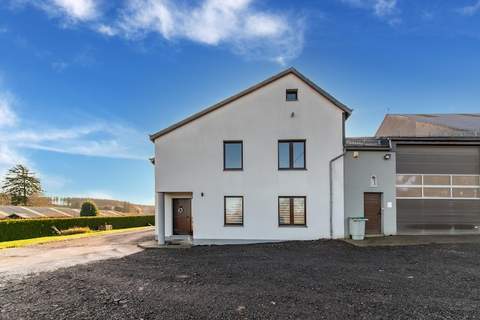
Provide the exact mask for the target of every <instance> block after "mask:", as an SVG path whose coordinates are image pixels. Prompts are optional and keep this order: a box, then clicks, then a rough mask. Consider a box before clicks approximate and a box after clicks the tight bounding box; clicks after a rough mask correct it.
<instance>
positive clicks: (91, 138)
mask: <svg viewBox="0 0 480 320" xmlns="http://www.w3.org/2000/svg"><path fill="white" fill-rule="evenodd" d="M0 97H1V95H0ZM11 100H12V99H10V100H7V99H0V157H1V158H0V163H3V164H4V165H5V164H8V165H11V164H16V163H18V162H23V161H24V160H25V157H23V156H21V153H22V150H25V149H33V150H45V151H51V152H58V153H66V154H75V155H84V156H95V157H109V158H123V159H139V160H145V161H146V159H147V158H148V156H149V150H148V149H149V148H148V145H149V143H148V141H147V135H146V134H142V133H140V132H138V131H137V130H135V129H133V128H131V127H129V126H126V125H124V124H121V123H119V122H118V121H116V120H115V119H111V120H109V121H106V120H99V119H96V118H92V117H85V118H84V119H83V122H84V123H85V124H80V125H78V126H75V127H68V126H59V125H56V124H54V123H48V124H45V123H39V122H35V121H31V120H30V119H22V118H21V117H20V116H19V115H18V114H17V113H15V111H14V108H13V106H12V104H11V103H10V102H9V101H11ZM76 122H77V123H82V119H77V120H76ZM26 123H28V125H26Z"/></svg>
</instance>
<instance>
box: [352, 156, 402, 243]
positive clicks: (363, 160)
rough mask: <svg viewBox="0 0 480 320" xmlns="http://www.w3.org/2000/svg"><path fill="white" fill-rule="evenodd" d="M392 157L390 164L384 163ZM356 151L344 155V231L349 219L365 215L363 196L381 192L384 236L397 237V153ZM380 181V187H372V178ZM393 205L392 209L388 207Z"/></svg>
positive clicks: (378, 184)
mask: <svg viewBox="0 0 480 320" xmlns="http://www.w3.org/2000/svg"><path fill="white" fill-rule="evenodd" d="M385 154H390V157H391V158H390V160H385V159H384V157H385ZM353 155H354V151H348V152H347V153H346V154H345V184H344V186H345V197H344V199H345V230H348V219H349V218H350V217H359V216H363V215H364V203H363V199H364V198H363V196H364V193H365V192H379V193H382V194H383V197H382V201H383V203H382V208H383V210H382V232H383V234H385V235H393V234H396V231H397V230H396V221H397V217H396V205H395V153H391V152H384V151H358V157H357V158H354V157H353ZM372 176H375V177H376V178H377V186H376V187H374V186H372V185H371V184H370V183H371V177H372ZM389 204H391V205H389Z"/></svg>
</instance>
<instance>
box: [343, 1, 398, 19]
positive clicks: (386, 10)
mask: <svg viewBox="0 0 480 320" xmlns="http://www.w3.org/2000/svg"><path fill="white" fill-rule="evenodd" d="M340 1H341V2H343V3H346V4H348V5H350V6H353V7H356V8H363V9H368V10H371V11H372V13H373V14H375V15H376V16H378V17H381V18H385V17H389V16H393V15H395V14H398V8H397V0H340ZM397 19H398V18H397Z"/></svg>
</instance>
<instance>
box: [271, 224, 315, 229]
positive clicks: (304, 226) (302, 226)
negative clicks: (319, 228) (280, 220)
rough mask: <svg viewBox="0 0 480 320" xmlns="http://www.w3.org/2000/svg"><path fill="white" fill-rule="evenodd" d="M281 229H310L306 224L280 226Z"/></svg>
mask: <svg viewBox="0 0 480 320" xmlns="http://www.w3.org/2000/svg"><path fill="white" fill-rule="evenodd" d="M278 227H280V228H308V226H307V225H306V224H279V225H278Z"/></svg>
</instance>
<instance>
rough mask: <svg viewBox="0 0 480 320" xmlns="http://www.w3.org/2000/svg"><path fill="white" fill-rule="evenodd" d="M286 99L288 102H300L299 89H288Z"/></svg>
mask: <svg viewBox="0 0 480 320" xmlns="http://www.w3.org/2000/svg"><path fill="white" fill-rule="evenodd" d="M286 99H287V101H297V100H298V89H287V93H286Z"/></svg>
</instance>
